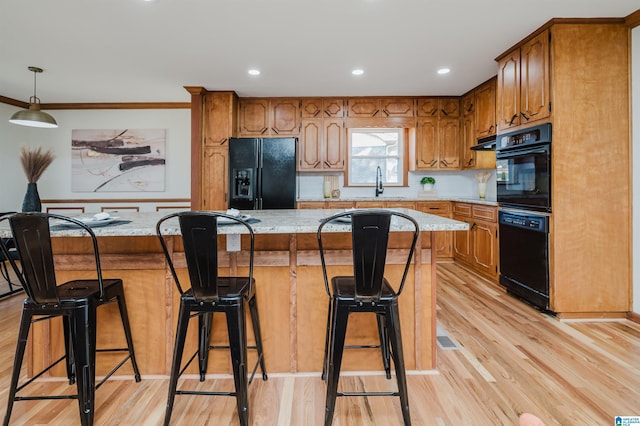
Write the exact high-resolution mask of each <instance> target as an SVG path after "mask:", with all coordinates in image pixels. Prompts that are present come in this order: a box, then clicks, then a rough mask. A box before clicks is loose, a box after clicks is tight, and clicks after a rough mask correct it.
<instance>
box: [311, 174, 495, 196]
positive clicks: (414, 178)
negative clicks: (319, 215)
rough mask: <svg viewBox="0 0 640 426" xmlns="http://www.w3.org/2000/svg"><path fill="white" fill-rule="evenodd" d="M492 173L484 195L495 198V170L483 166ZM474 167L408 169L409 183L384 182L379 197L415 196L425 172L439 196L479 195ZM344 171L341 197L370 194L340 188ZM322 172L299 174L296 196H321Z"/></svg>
mask: <svg viewBox="0 0 640 426" xmlns="http://www.w3.org/2000/svg"><path fill="white" fill-rule="evenodd" d="M482 171H483V172H485V171H488V172H490V173H491V177H490V179H489V181H488V183H487V194H486V199H487V200H491V201H495V200H496V171H495V170H482ZM478 172H479V171H477V170H462V171H461V170H456V171H442V172H440V171H436V172H419V173H418V172H410V173H409V187H403V188H394V187H392V186H385V187H384V193H383V194H382V195H381V196H380V197H381V198H383V199H384V198H385V197H386V198H392V197H404V198H415V197H417V196H418V192H420V191H422V185H421V184H420V179H421V178H422V177H424V176H432V177H433V178H435V180H436V184H435V186H434V190H435V192H436V193H437V196H438V197H451V198H472V199H478V181H477V180H476V173H478ZM343 181H344V175H342V174H340V175H339V183H340V186H341V188H340V197H341V198H346V197H358V198H359V197H373V196H375V191H374V188H373V187H370V188H342V184H343ZM322 183H323V175H322V174H317V175H315V174H314V175H309V174H300V175H299V176H298V198H300V199H303V200H304V199H306V200H318V199H321V198H323V191H322Z"/></svg>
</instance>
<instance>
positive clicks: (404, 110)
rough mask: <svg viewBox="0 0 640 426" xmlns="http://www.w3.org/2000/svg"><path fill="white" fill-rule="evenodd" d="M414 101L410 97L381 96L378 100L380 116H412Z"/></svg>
mask: <svg viewBox="0 0 640 426" xmlns="http://www.w3.org/2000/svg"><path fill="white" fill-rule="evenodd" d="M414 109H415V108H414V102H413V99H411V98H383V99H381V100H380V112H381V114H380V115H381V116H382V117H413V116H414Z"/></svg>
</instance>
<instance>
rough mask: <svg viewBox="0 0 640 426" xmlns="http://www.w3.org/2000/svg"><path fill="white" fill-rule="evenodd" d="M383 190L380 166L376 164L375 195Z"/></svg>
mask: <svg viewBox="0 0 640 426" xmlns="http://www.w3.org/2000/svg"><path fill="white" fill-rule="evenodd" d="M383 192H384V187H383V186H382V170H381V169H380V166H378V168H377V170H376V197H377V196H379V195H380V194H382V193H383Z"/></svg>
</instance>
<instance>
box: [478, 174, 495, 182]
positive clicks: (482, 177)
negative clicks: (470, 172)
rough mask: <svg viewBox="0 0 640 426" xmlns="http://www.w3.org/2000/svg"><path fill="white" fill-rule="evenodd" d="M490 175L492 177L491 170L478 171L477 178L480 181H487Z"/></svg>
mask: <svg viewBox="0 0 640 426" xmlns="http://www.w3.org/2000/svg"><path fill="white" fill-rule="evenodd" d="M490 177H491V173H489V172H480V173H476V179H477V181H478V182H480V183H486V182H487V181H488V180H489V178H490Z"/></svg>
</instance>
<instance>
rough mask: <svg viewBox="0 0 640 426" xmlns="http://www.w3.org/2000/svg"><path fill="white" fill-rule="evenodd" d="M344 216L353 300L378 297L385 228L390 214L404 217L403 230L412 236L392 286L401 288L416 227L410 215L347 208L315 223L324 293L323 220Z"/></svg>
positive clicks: (327, 221) (414, 245)
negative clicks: (347, 220) (348, 222)
mask: <svg viewBox="0 0 640 426" xmlns="http://www.w3.org/2000/svg"><path fill="white" fill-rule="evenodd" d="M345 216H351V241H352V243H351V244H352V253H353V269H354V270H353V273H354V280H355V285H356V292H355V295H356V300H360V301H367V300H374V301H379V300H380V297H381V294H382V290H383V282H384V271H385V264H386V258H387V248H388V242H389V232H390V231H391V228H392V226H391V219H392V217H398V218H399V220H400V221H405V222H406V224H408V225H409V226H408V228H407V230H408V231H409V232H412V233H413V239H412V241H411V245H410V246H409V247H408V249H409V251H408V254H407V258H406V264H405V268H404V273H403V276H402V279H401V281H400V284H399V285H398V288H397V289H396V294H397V295H399V294H400V293H401V292H402V289H403V287H404V283H405V281H406V277H407V273H408V271H409V267H410V266H411V260H412V257H413V253H414V251H415V247H416V242H417V240H418V236H419V233H420V229H419V225H418V223H417V222H416V220H415V219H413V218H412V217H411V216H409V215H407V214H404V213H401V212H398V211H394V210H385V209H363V210H351V211H346V212H341V213H337V214H335V215H333V216H331V217H328V218H325V219H323V221H322V222H321V224H320V226H319V227H318V233H317V237H318V245H319V249H320V260H321V264H322V272H323V275H324V281H325V288H326V291H327V294H330V290H329V277H328V273H327V266H326V262H325V258H324V248H323V239H322V235H323V229H324V227H325V226H326V225H327V224H329V223H331V222H334V221H335V220H336V219H340V218H343V217H345Z"/></svg>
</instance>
